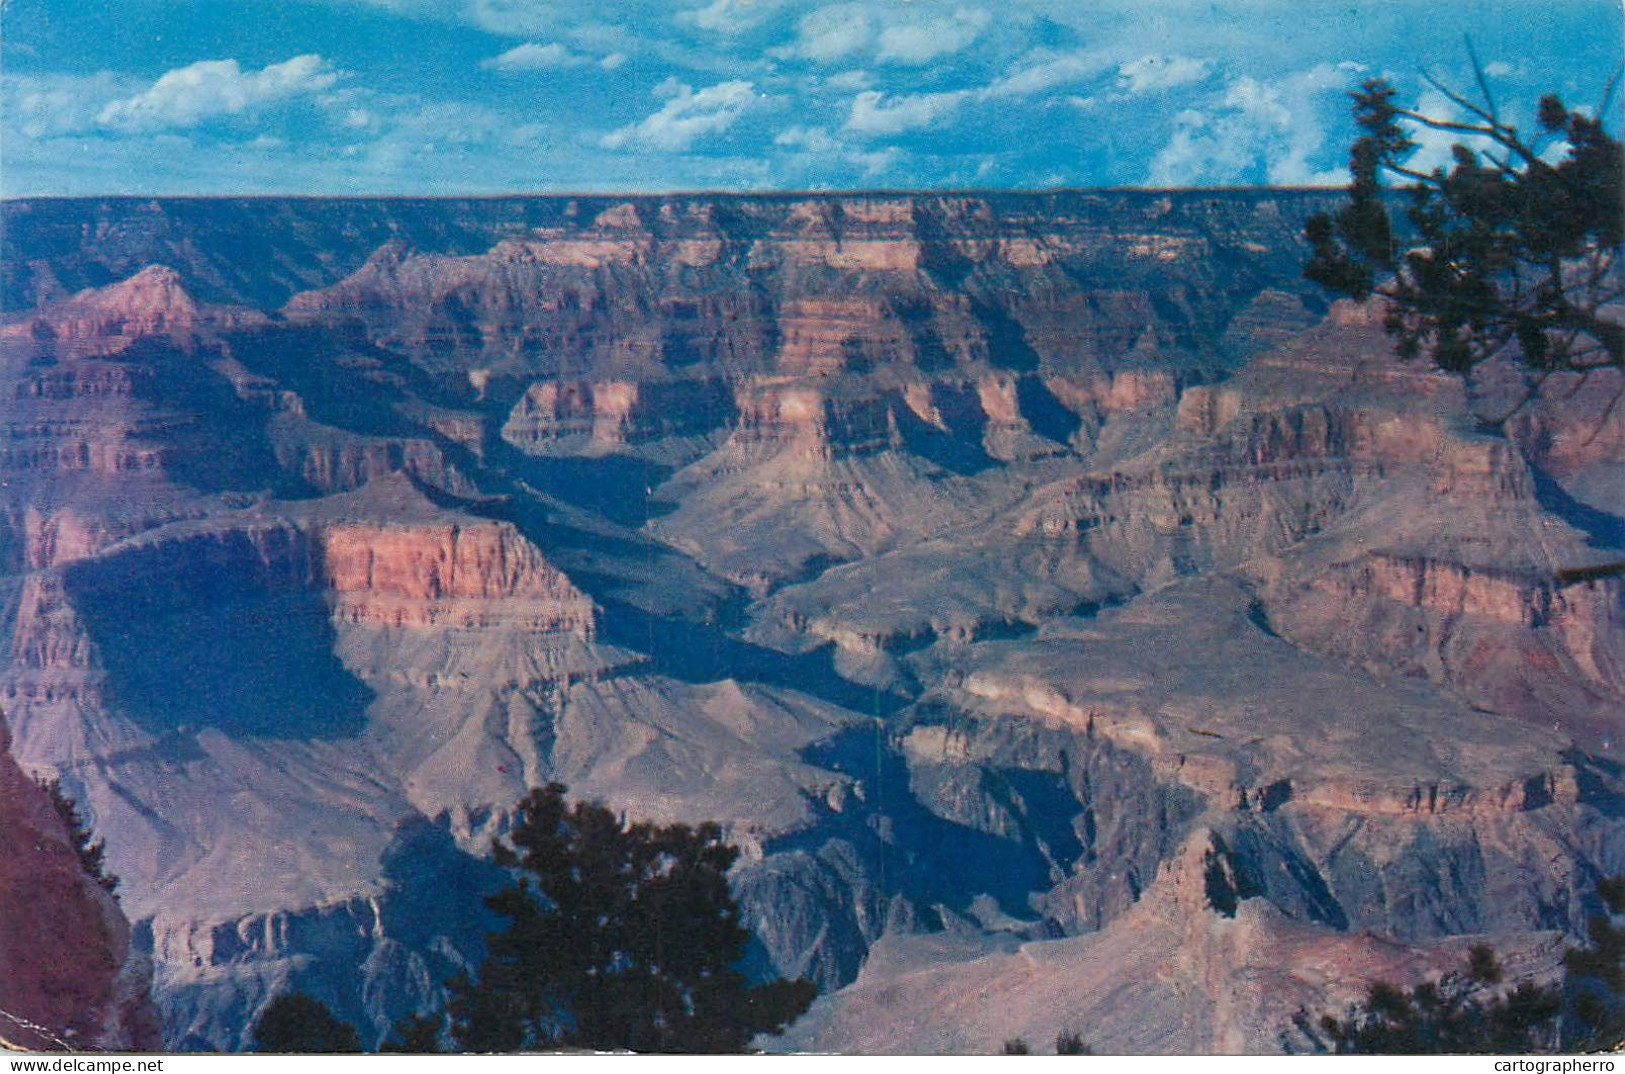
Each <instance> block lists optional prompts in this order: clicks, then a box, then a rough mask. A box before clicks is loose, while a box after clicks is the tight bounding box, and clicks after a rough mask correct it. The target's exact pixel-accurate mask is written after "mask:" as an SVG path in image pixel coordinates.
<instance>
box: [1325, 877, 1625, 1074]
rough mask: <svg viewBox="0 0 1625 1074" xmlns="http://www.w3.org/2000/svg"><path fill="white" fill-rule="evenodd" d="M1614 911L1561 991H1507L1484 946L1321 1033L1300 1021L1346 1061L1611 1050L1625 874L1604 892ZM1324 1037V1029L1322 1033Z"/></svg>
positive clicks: (1621, 1005)
mask: <svg viewBox="0 0 1625 1074" xmlns="http://www.w3.org/2000/svg"><path fill="white" fill-rule="evenodd" d="M1597 889H1598V895H1599V896H1600V898H1601V899H1602V902H1603V904H1604V906H1605V907H1606V909H1607V911H1608V912H1607V913H1606V914H1602V915H1598V916H1595V917H1593V918H1592V919H1591V921H1590V923H1589V933H1590V943H1589V945H1588V946H1586V947H1584V948H1574V949H1571V950H1570V951H1569V952H1568V953H1567V954H1566V955H1565V956H1564V959H1563V963H1564V968H1565V970H1566V977H1565V979H1564V981H1563V982H1561V983H1560V984H1554V985H1547V986H1541V985H1535V984H1532V983H1530V982H1527V981H1525V982H1521V983H1519V984H1518V985H1517V986H1516V987H1514V988H1511V989H1507V988H1504V987H1503V976H1504V973H1503V970H1502V967H1501V962H1500V960H1499V959H1498V958H1497V957H1496V955H1495V952H1494V951H1493V950H1491V949H1490V948H1489V947H1488V946H1487V945H1483V944H1479V945H1476V946H1474V947H1473V948H1472V950H1471V951H1470V952H1469V954H1468V959H1467V966H1466V968H1465V969H1464V970H1462V971H1459V972H1456V973H1450V974H1446V975H1445V976H1444V977H1442V978H1441V979H1439V980H1438V981H1429V982H1425V983H1423V984H1420V985H1417V986H1416V987H1415V988H1412V989H1409V990H1405V989H1401V988H1396V987H1395V986H1394V985H1391V984H1387V983H1378V984H1375V985H1372V987H1371V990H1370V992H1369V993H1368V995H1367V997H1366V1002H1365V1003H1364V1004H1363V1005H1361V1006H1359V1007H1356V1008H1354V1009H1353V1010H1351V1011H1350V1012H1349V1013H1348V1015H1347V1016H1346V1017H1344V1018H1336V1017H1333V1016H1331V1015H1327V1016H1325V1017H1323V1018H1321V1020H1320V1024H1319V1025H1318V1027H1312V1026H1309V1025H1307V1024H1306V1023H1305V1022H1303V1021H1300V1028H1303V1029H1304V1030H1306V1031H1307V1032H1308V1033H1309V1034H1310V1036H1311V1037H1312V1038H1315V1039H1317V1040H1318V1042H1319V1043H1320V1045H1321V1046H1322V1047H1325V1048H1326V1049H1328V1050H1330V1051H1334V1052H1338V1053H1341V1054H1364V1055H1377V1054H1391V1055H1432V1054H1450V1053H1458V1054H1459V1053H1477V1054H1520V1053H1550V1052H1558V1051H1563V1052H1594V1051H1609V1050H1612V1049H1615V1048H1618V1047H1619V1046H1620V1045H1621V1044H1622V1043H1625V929H1621V928H1619V927H1618V926H1616V925H1615V924H1614V922H1613V921H1612V920H1611V917H1610V916H1609V915H1613V916H1618V915H1621V914H1625V876H1619V877H1614V878H1613V879H1604V880H1602V881H1600V882H1599V883H1598V885H1597ZM1317 1030H1318V1032H1317Z"/></svg>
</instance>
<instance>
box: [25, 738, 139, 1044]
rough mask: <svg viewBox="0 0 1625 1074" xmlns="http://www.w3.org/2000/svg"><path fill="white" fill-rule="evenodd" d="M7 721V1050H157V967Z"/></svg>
mask: <svg viewBox="0 0 1625 1074" xmlns="http://www.w3.org/2000/svg"><path fill="white" fill-rule="evenodd" d="M10 744H11V737H10V734H9V732H8V730H7V728H6V724H5V721H4V719H3V718H0V1049H21V1050H25V1051H43V1052H49V1051H120V1052H131V1051H134V1052H144V1051H157V1050H159V1049H160V1048H161V1047H162V1041H161V1038H160V1036H159V1032H158V1012H157V1010H156V1008H154V1007H153V1005H152V1000H151V998H150V997H149V995H148V984H149V982H150V978H151V972H152V971H151V966H150V965H149V964H148V963H147V961H146V959H145V958H144V957H143V956H141V955H140V954H139V953H137V952H136V951H135V950H134V949H133V948H132V946H131V943H130V925H129V922H128V921H126V920H125V918H124V915H123V914H122V913H120V912H119V906H118V903H117V902H116V901H115V900H114V899H113V897H112V896H111V894H109V892H108V891H107V890H106V889H105V888H104V887H103V886H102V885H101V884H99V883H98V882H97V880H96V878H94V877H92V876H90V875H88V874H87V873H86V872H85V870H84V867H83V865H82V864H81V862H80V859H79V856H78V853H77V852H76V850H75V847H74V845H73V841H72V837H71V834H70V833H69V831H68V828H67V826H66V824H65V823H64V821H63V817H62V815H61V814H60V813H59V812H58V810H57V809H56V807H55V806H54V805H53V804H52V802H51V800H50V797H49V795H48V794H47V792H46V790H45V789H44V788H43V787H41V786H39V785H38V784H36V783H35V782H34V781H33V780H31V779H30V778H29V777H28V776H27V775H25V774H24V773H23V771H22V769H20V768H19V767H18V766H17V763H16V762H15V761H14V760H12V758H11V755H10V753H9V752H8V750H9V747H10Z"/></svg>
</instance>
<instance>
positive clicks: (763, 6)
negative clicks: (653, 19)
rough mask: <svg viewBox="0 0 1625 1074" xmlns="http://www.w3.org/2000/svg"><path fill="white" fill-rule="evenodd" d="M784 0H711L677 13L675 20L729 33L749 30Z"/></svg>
mask: <svg viewBox="0 0 1625 1074" xmlns="http://www.w3.org/2000/svg"><path fill="white" fill-rule="evenodd" d="M785 3H786V0H711V3H709V4H707V5H706V6H705V7H700V8H690V9H689V10H687V11H680V12H678V13H677V21H678V22H680V23H686V24H688V25H690V26H698V27H699V28H700V29H702V30H709V31H711V32H712V33H719V34H723V35H725V36H729V37H732V36H734V35H737V34H743V33H748V32H749V31H751V30H754V29H756V27H758V26H760V25H761V24H762V23H764V22H766V21H767V20H768V19H769V18H771V17H772V16H773V15H774V14H776V13H777V12H778V11H779V10H780V9H781V8H783V7H784V6H785Z"/></svg>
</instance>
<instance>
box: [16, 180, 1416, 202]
mask: <svg viewBox="0 0 1625 1074" xmlns="http://www.w3.org/2000/svg"><path fill="white" fill-rule="evenodd" d="M1347 189H1348V187H1347V185H1340V186H1314V185H1307V184H1286V185H1277V184H1266V183H1258V184H1241V183H1230V184H1223V185H1218V186H1166V187H1164V186H1132V185H1125V186H1056V187H851V188H822V189H814V188H804V189H763V190H726V189H715V188H711V189H708V188H704V187H699V188H672V189H667V190H539V191H508V192H498V191H491V192H484V193H467V194H449V193H448V194H408V193H372V194H358V193H336V194H326V193H313V192H299V193H277V192H264V191H262V192H253V193H199V192H191V193H173V194H162V193H117V194H16V195H9V194H8V195H0V204H6V203H11V202H23V201H138V200H142V201H158V200H162V201H182V200H186V201H204V200H228V199H229V200H234V201H245V200H267V201H269V200H301V199H302V200H312V201H314V200H323V201H381V200H400V201H405V200H415V201H499V200H511V199H520V198H616V197H623V198H826V197H933V196H938V197H941V196H955V195H961V196H967V195H968V196H985V195H1021V196H1026V197H1039V196H1045V195H1056V194H1202V193H1210V194H1236V193H1250V192H1264V191H1268V192H1276V193H1289V194H1310V193H1319V194H1326V193H1338V192H1343V191H1346V190H1347ZM1395 189H1396V190H1397V189H1398V188H1395Z"/></svg>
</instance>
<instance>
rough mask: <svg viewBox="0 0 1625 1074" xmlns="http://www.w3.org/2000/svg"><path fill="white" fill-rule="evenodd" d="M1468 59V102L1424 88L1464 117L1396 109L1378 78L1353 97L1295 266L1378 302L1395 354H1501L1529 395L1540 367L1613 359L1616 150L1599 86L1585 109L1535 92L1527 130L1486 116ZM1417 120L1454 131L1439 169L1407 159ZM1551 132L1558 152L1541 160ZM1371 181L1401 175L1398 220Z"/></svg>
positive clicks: (1597, 364) (1584, 369)
mask: <svg viewBox="0 0 1625 1074" xmlns="http://www.w3.org/2000/svg"><path fill="white" fill-rule="evenodd" d="M1469 52H1471V49H1470V48H1469ZM1474 68H1475V70H1477V71H1478V84H1479V89H1480V96H1481V99H1480V100H1476V101H1475V100H1469V99H1467V98H1465V97H1463V96H1461V95H1459V94H1456V93H1454V92H1452V91H1450V90H1449V89H1447V88H1446V87H1444V86H1442V85H1439V84H1438V83H1436V82H1435V83H1434V85H1435V87H1436V88H1437V89H1438V90H1439V91H1440V92H1442V93H1445V94H1446V95H1447V96H1448V97H1449V98H1450V100H1451V101H1452V102H1453V103H1454V104H1455V105H1456V106H1457V107H1458V108H1459V109H1460V110H1461V111H1462V112H1463V113H1464V114H1465V116H1466V117H1467V118H1465V119H1460V120H1458V119H1440V118H1435V117H1432V116H1428V115H1426V114H1423V113H1421V112H1418V111H1415V110H1412V109H1407V108H1402V107H1400V106H1399V104H1397V103H1396V100H1395V98H1396V96H1397V94H1396V91H1395V90H1394V87H1393V86H1392V85H1390V84H1389V83H1388V82H1387V81H1385V80H1383V79H1370V80H1368V81H1366V82H1365V83H1364V84H1363V85H1362V86H1361V88H1360V90H1359V91H1358V92H1356V93H1353V94H1351V96H1352V97H1353V99H1354V115H1355V119H1356V121H1357V123H1358V124H1359V128H1360V131H1361V135H1360V137H1359V139H1358V140H1357V141H1355V143H1354V145H1353V147H1352V149H1351V151H1350V154H1349V171H1350V173H1351V174H1352V176H1353V182H1352V184H1351V185H1350V187H1349V195H1350V201H1349V204H1348V205H1347V206H1346V207H1345V208H1343V209H1342V210H1341V211H1339V212H1338V213H1336V214H1335V215H1325V214H1321V215H1317V216H1315V217H1313V218H1311V219H1310V220H1309V222H1308V226H1307V228H1306V236H1307V238H1308V240H1309V242H1310V245H1311V246H1312V248H1313V256H1312V257H1311V259H1310V261H1309V262H1308V264H1307V266H1306V267H1305V275H1306V276H1308V277H1309V278H1310V279H1312V280H1315V281H1316V282H1318V283H1320V284H1322V285H1324V286H1326V287H1328V288H1330V289H1331V290H1333V291H1336V292H1338V293H1340V294H1343V295H1348V296H1351V297H1354V298H1360V299H1363V298H1365V297H1367V296H1368V295H1370V294H1372V293H1378V294H1382V295H1384V296H1386V297H1387V299H1388V311H1389V312H1388V315H1387V322H1386V327H1387V329H1388V331H1389V333H1390V334H1391V335H1393V336H1394V338H1395V339H1396V341H1397V347H1398V351H1399V354H1400V355H1401V356H1402V357H1406V358H1410V357H1414V356H1417V355H1425V356H1426V357H1428V358H1429V359H1430V360H1431V361H1433V363H1434V364H1436V365H1437V366H1438V367H1439V368H1441V369H1445V370H1449V371H1451V372H1456V373H1461V374H1465V373H1467V372H1469V371H1470V370H1472V369H1473V368H1474V367H1476V366H1477V365H1478V364H1479V363H1480V362H1483V361H1485V360H1486V359H1489V358H1491V357H1494V356H1496V355H1499V354H1507V355H1509V356H1512V357H1516V358H1517V359H1519V360H1521V361H1522V362H1523V363H1524V364H1525V365H1526V366H1527V367H1528V368H1529V369H1530V370H1532V371H1533V372H1534V374H1535V381H1534V387H1532V389H1531V390H1534V388H1538V385H1539V382H1540V380H1542V379H1544V377H1545V376H1546V375H1547V374H1549V373H1551V372H1554V371H1559V370H1562V371H1570V372H1578V373H1581V374H1585V373H1588V372H1590V371H1593V370H1598V369H1604V368H1610V367H1612V368H1625V327H1622V326H1621V324H1620V321H1619V320H1618V313H1617V303H1618V301H1619V299H1620V297H1621V295H1622V294H1625V289H1622V286H1621V265H1620V263H1619V256H1620V247H1621V240H1622V231H1625V202H1622V194H1621V175H1622V172H1625V153H1622V150H1621V146H1620V143H1619V142H1618V141H1616V140H1615V139H1614V138H1613V137H1611V136H1610V135H1609V134H1608V133H1607V131H1606V130H1605V129H1604V123H1603V117H1605V116H1607V114H1608V109H1609V107H1610V102H1611V101H1612V95H1613V89H1614V86H1613V83H1610V85H1609V87H1608V92H1607V93H1606V94H1605V96H1604V101H1603V105H1602V107H1601V108H1600V109H1599V110H1598V113H1597V116H1596V117H1595V118H1593V117H1591V116H1588V115H1586V114H1584V113H1582V112H1578V111H1571V110H1570V109H1569V108H1567V107H1566V106H1565V105H1564V104H1563V102H1562V101H1561V100H1560V99H1558V98H1557V97H1555V96H1547V97H1544V98H1542V99H1541V101H1540V108H1539V111H1538V115H1537V119H1538V124H1539V128H1540V130H1539V133H1538V134H1537V135H1536V136H1535V137H1532V138H1526V137H1525V136H1524V135H1523V134H1521V133H1520V132H1519V130H1518V129H1517V128H1516V127H1515V126H1513V125H1511V124H1510V123H1508V122H1506V121H1505V120H1504V119H1503V118H1502V116H1501V114H1500V112H1499V111H1498V110H1497V107H1496V103H1495V99H1494V96H1493V95H1492V94H1491V92H1490V88H1489V83H1488V81H1487V80H1486V79H1485V77H1484V74H1483V72H1482V70H1480V69H1479V68H1478V64H1477V60H1476V57H1475V58H1474ZM1418 127H1426V128H1430V129H1433V130H1439V131H1446V132H1450V133H1452V134H1457V135H1460V136H1461V137H1462V138H1463V142H1462V143H1460V144H1457V145H1456V146H1455V148H1454V151H1453V159H1452V166H1451V167H1450V168H1448V169H1446V168H1444V167H1439V168H1436V169H1434V170H1433V171H1431V172H1424V171H1420V170H1417V169H1414V168H1411V167H1409V166H1407V162H1408V161H1409V160H1410V159H1411V157H1412V155H1413V154H1414V152H1415V150H1416V149H1417V142H1416V141H1415V140H1414V139H1413V138H1412V137H1411V136H1410V132H1411V131H1414V130H1416V129H1417V128H1418ZM1559 140H1562V141H1563V142H1566V143H1567V149H1566V151H1565V152H1564V153H1563V155H1562V159H1561V160H1559V161H1558V162H1557V163H1552V162H1550V161H1549V160H1548V159H1547V158H1548V156H1550V155H1551V154H1550V153H1549V152H1548V151H1549V149H1550V148H1551V146H1552V145H1554V144H1556V143H1557V142H1558V141H1559ZM1468 143H1470V144H1468ZM1385 176H1387V177H1395V178H1397V179H1399V180H1400V181H1401V182H1402V183H1403V184H1404V189H1405V191H1406V193H1407V194H1408V196H1409V202H1410V204H1409V209H1408V212H1407V214H1406V217H1407V223H1408V225H1409V226H1408V228H1407V227H1405V226H1402V225H1401V224H1400V223H1398V222H1396V221H1395V220H1394V219H1393V218H1392V217H1391V215H1390V204H1391V203H1390V201H1389V198H1388V195H1387V193H1386V191H1385V189H1384V186H1383V181H1384V177H1385ZM1616 401H1617V398H1616Z"/></svg>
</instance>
